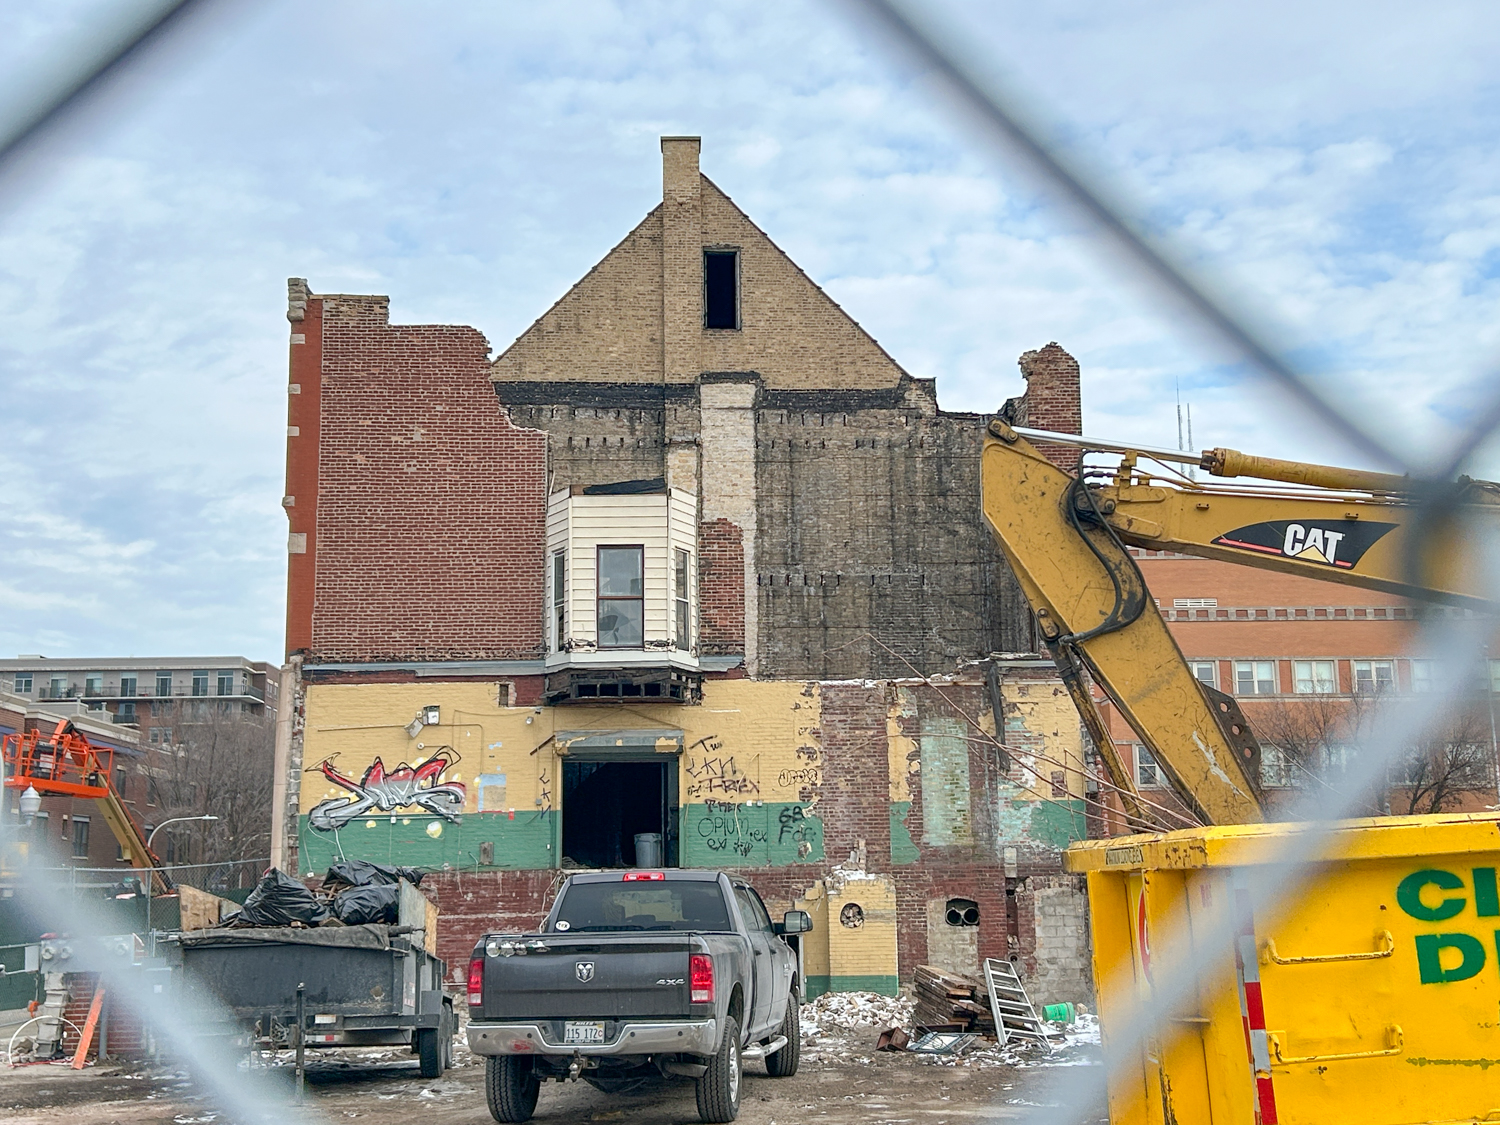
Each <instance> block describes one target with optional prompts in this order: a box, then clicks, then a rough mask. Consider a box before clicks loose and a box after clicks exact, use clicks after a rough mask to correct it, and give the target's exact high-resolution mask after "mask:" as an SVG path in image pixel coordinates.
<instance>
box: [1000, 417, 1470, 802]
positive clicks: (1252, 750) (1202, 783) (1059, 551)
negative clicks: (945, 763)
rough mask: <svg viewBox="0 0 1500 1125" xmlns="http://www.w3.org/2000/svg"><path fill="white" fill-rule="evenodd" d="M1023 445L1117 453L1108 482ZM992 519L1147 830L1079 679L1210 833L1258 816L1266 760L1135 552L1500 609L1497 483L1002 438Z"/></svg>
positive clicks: (1011, 435)
mask: <svg viewBox="0 0 1500 1125" xmlns="http://www.w3.org/2000/svg"><path fill="white" fill-rule="evenodd" d="M1028 438H1034V439H1036V440H1038V441H1044V442H1047V443H1049V444H1050V443H1056V442H1058V441H1064V442H1067V443H1069V444H1074V445H1080V446H1082V447H1083V448H1085V449H1091V450H1102V451H1109V452H1116V453H1120V454H1122V460H1121V463H1120V466H1119V468H1118V469H1116V470H1114V471H1113V472H1112V473H1086V474H1082V475H1080V476H1076V477H1075V476H1073V475H1071V474H1069V473H1066V472H1064V471H1063V470H1061V469H1059V468H1057V466H1055V465H1053V464H1052V463H1051V462H1050V461H1048V460H1047V459H1046V458H1045V457H1043V456H1042V455H1041V454H1040V453H1039V452H1038V451H1037V449H1036V448H1035V447H1034V446H1033V445H1032V444H1031V442H1030V441H1029V440H1028ZM1141 457H1150V458H1153V459H1156V460H1161V461H1168V462H1171V461H1176V462H1188V463H1191V464H1194V465H1196V466H1198V467H1200V468H1202V469H1204V470H1206V471H1207V472H1209V473H1210V474H1212V475H1216V476H1241V477H1243V476H1255V477H1258V478H1259V479H1261V480H1270V481H1277V482H1282V483H1284V484H1290V485H1294V486H1297V487H1295V488H1291V489H1287V488H1282V489H1266V488H1246V487H1243V486H1241V487H1237V488H1236V487H1225V486H1220V485H1214V486H1207V485H1202V484H1198V483H1196V482H1194V481H1192V480H1190V479H1188V478H1187V477H1185V476H1184V477H1180V478H1179V479H1178V480H1177V481H1176V482H1175V483H1167V482H1166V481H1165V480H1164V479H1163V477H1162V476H1161V475H1160V474H1158V475H1156V476H1152V475H1150V474H1147V473H1145V472H1144V471H1141V470H1139V469H1138V467H1137V461H1138V460H1139V459H1140V458H1141ZM981 480H982V489H983V506H984V514H985V518H986V520H987V521H988V522H989V524H990V526H991V528H992V530H993V531H994V532H995V535H996V537H997V538H998V540H999V543H1000V547H1001V550H1003V551H1004V553H1005V556H1006V558H1007V559H1008V560H1009V561H1010V564H1011V567H1012V569H1013V570H1014V571H1015V573H1016V576H1017V578H1018V579H1019V580H1020V583H1021V586H1022V588H1023V589H1024V590H1025V592H1026V596H1027V597H1028V599H1030V601H1031V605H1032V608H1033V610H1034V611H1035V613H1036V617H1037V623H1038V625H1039V627H1040V630H1041V633H1042V636H1043V639H1044V640H1045V642H1046V644H1047V646H1048V648H1049V650H1050V651H1051V653H1052V656H1053V659H1054V660H1056V662H1057V664H1058V667H1059V669H1060V670H1061V672H1062V675H1063V680H1064V682H1065V684H1067V686H1068V690H1069V692H1070V693H1071V695H1072V697H1073V699H1074V701H1075V703H1076V704H1077V705H1078V707H1079V710H1080V712H1081V713H1082V714H1083V716H1084V722H1085V725H1086V726H1087V727H1088V729H1089V731H1090V733H1091V735H1092V736H1093V739H1094V742H1095V744H1096V745H1097V746H1098V747H1099V750H1100V754H1101V756H1102V757H1103V758H1104V761H1105V766H1106V769H1107V770H1108V771H1109V773H1110V776H1111V780H1112V781H1113V782H1114V784H1115V785H1116V787H1117V788H1119V789H1120V790H1121V791H1122V795H1123V797H1124V800H1125V804H1126V812H1127V815H1129V816H1130V817H1131V819H1132V820H1135V821H1137V822H1142V823H1146V822H1149V818H1148V817H1147V816H1146V815H1145V814H1144V813H1143V812H1142V810H1141V809H1140V804H1139V798H1138V795H1136V794H1135V787H1134V784H1133V781H1132V779H1131V778H1130V777H1129V775H1128V771H1126V770H1125V768H1124V766H1123V763H1122V762H1120V761H1119V758H1118V755H1117V754H1116V752H1115V750H1114V745H1113V742H1112V740H1111V739H1110V738H1109V737H1108V734H1107V732H1106V731H1105V729H1104V720H1103V718H1102V716H1101V715H1100V714H1099V713H1098V711H1097V707H1096V706H1095V704H1094V700H1093V695H1092V693H1091V692H1090V691H1089V689H1088V685H1087V683H1086V682H1085V680H1084V676H1083V672H1084V670H1087V673H1088V677H1089V678H1091V679H1092V681H1093V682H1094V683H1095V684H1096V685H1098V687H1099V688H1101V689H1102V690H1103V691H1104V693H1105V694H1106V695H1107V696H1108V697H1109V698H1110V699H1111V700H1112V701H1113V702H1114V704H1115V705H1116V706H1117V707H1118V708H1119V710H1120V713H1121V715H1122V716H1123V717H1124V718H1125V720H1126V722H1128V723H1129V724H1130V726H1131V728H1132V729H1133V730H1134V731H1135V733H1136V735H1137V737H1139V738H1140V740H1141V742H1142V743H1143V744H1144V745H1145V746H1146V748H1147V749H1148V750H1149V751H1150V752H1151V754H1152V756H1153V757H1154V758H1155V759H1156V761H1157V763H1158V764H1159V765H1160V766H1162V767H1163V769H1164V770H1165V772H1166V773H1167V776H1168V777H1169V779H1170V780H1171V781H1172V783H1173V786H1174V788H1175V789H1176V790H1177V791H1178V793H1179V795H1180V796H1181V797H1182V798H1183V799H1184V800H1185V801H1186V802H1187V803H1188V805H1189V807H1191V808H1192V809H1193V811H1194V812H1195V813H1196V815H1197V816H1198V817H1199V818H1200V819H1202V820H1203V821H1204V822H1205V823H1210V824H1243V823H1249V822H1254V821H1259V820H1261V819H1263V814H1262V811H1261V805H1260V795H1259V788H1260V787H1259V776H1260V750H1259V746H1258V745H1257V743H1256V741H1255V738H1254V736H1253V734H1252V733H1251V732H1250V728H1249V725H1248V724H1247V723H1246V722H1245V719H1244V716H1243V715H1242V714H1241V713H1240V711H1239V707H1238V705H1237V704H1236V703H1235V701H1234V699H1233V698H1232V697H1230V696H1228V695H1225V694H1223V693H1221V692H1218V691H1216V690H1214V689H1213V688H1210V687H1208V686H1207V685H1204V684H1201V683H1199V682H1198V680H1197V679H1196V678H1195V677H1194V676H1193V674H1192V672H1191V670H1190V669H1189V667H1188V665H1187V662H1186V661H1185V660H1184V658H1183V655H1182V652H1181V650H1180V649H1179V648H1178V647H1177V642H1176V641H1175V640H1174V639H1173V637H1172V635H1171V633H1170V632H1169V631H1168V630H1167V627H1166V624H1165V623H1164V622H1163V621H1162V618H1161V615H1160V613H1158V612H1157V609H1156V605H1155V602H1154V601H1153V600H1152V598H1151V596H1150V593H1149V591H1148V590H1147V589H1146V587H1145V583H1144V581H1143V579H1142V578H1141V573H1140V569H1139V568H1138V567H1137V566H1136V564H1135V561H1134V559H1133V558H1132V557H1131V556H1130V553H1129V550H1128V548H1129V547H1132V546H1134V547H1140V548H1144V549H1147V550H1165V551H1176V552H1180V553H1183V554H1190V555H1197V556H1201V557H1204V558H1213V559H1221V560H1223V561H1226V562H1233V563H1239V564H1242V565H1246V566H1252V567H1257V568H1260V569H1269V570H1277V571H1281V572H1284V573H1288V574H1300V575H1303V576H1306V577H1311V578H1317V579H1321V580H1324V581H1333V582H1339V583H1343V584H1346V585H1353V586H1360V587H1364V588H1366V589H1373V590H1381V591H1384V592H1386V593H1392V594H1399V595H1404V596H1411V597H1422V598H1427V599H1429V600H1439V601H1446V602H1448V603H1450V604H1457V605H1463V606H1468V607H1472V608H1483V609H1493V608H1494V603H1493V601H1492V600H1491V598H1490V596H1489V594H1488V591H1487V590H1486V589H1485V588H1484V585H1483V560H1482V558H1481V551H1480V550H1478V549H1476V544H1477V543H1480V542H1482V541H1484V540H1485V536H1482V535H1481V536H1476V535H1475V534H1474V531H1475V529H1476V528H1479V529H1481V530H1483V531H1484V532H1486V533H1491V532H1494V531H1496V530H1497V529H1500V503H1497V499H1500V495H1497V488H1496V486H1495V485H1492V484H1489V483H1488V482H1484V481H1471V480H1466V479H1461V480H1459V481H1456V482H1451V483H1445V484H1438V485H1427V486H1423V485H1419V484H1418V483H1415V482H1412V481H1410V480H1408V479H1407V478H1405V477H1398V476H1394V475H1391V474H1388V473H1372V472H1365V471H1361V470H1354V469H1341V468H1337V467H1334V466H1325V465H1311V464H1302V463H1300V462H1293V461H1279V460H1274V459H1271V458H1260V457H1251V456H1248V455H1246V454H1242V453H1239V452H1237V451H1235V450H1230V449H1214V450H1209V451H1207V452H1206V453H1203V454H1201V455H1200V454H1186V453H1181V452H1178V451H1175V450H1173V451H1168V450H1146V449H1142V448H1141V447H1130V446H1127V445H1124V444H1122V443H1115V442H1094V441H1086V440H1084V439H1081V438H1078V437H1076V436H1074V435H1067V434H1055V433H1050V432H1047V431H1034V430H1022V429H1016V428H1012V427H1011V426H1010V425H1009V424H1007V423H1006V422H1005V421H1003V420H1001V419H998V418H997V419H995V420H994V421H992V422H991V423H990V426H989V435H988V437H987V439H986V441H985V445H984V451H983V455H982V469H981Z"/></svg>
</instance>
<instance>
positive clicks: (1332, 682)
mask: <svg viewBox="0 0 1500 1125" xmlns="http://www.w3.org/2000/svg"><path fill="white" fill-rule="evenodd" d="M1292 690H1293V691H1295V692H1297V693H1298V694H1299V695H1334V694H1336V693H1337V692H1338V690H1339V681H1338V677H1337V676H1336V675H1335V674H1334V667H1333V661H1332V660H1293V661H1292Z"/></svg>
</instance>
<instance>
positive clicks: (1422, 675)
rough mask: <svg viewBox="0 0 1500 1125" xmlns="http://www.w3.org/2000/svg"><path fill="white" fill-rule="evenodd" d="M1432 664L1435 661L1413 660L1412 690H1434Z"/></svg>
mask: <svg viewBox="0 0 1500 1125" xmlns="http://www.w3.org/2000/svg"><path fill="white" fill-rule="evenodd" d="M1432 665H1433V661H1431V660H1413V661H1412V662H1411V690H1412V691H1431V690H1432V672H1433V668H1432Z"/></svg>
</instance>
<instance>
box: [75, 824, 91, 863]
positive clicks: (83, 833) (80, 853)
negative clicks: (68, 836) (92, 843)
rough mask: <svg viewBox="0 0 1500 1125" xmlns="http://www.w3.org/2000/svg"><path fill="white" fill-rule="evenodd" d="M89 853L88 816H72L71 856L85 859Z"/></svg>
mask: <svg viewBox="0 0 1500 1125" xmlns="http://www.w3.org/2000/svg"><path fill="white" fill-rule="evenodd" d="M88 854H89V818H88V817H86V816H75V817H74V818H73V858H74V859H85V858H87V857H88Z"/></svg>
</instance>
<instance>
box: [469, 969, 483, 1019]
mask: <svg viewBox="0 0 1500 1125" xmlns="http://www.w3.org/2000/svg"><path fill="white" fill-rule="evenodd" d="M469 1003H470V1004H471V1005H472V1006H474V1007H478V1006H479V1005H481V1004H483V1003H484V958H483V957H475V958H474V959H473V960H471V961H470V962H469Z"/></svg>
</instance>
